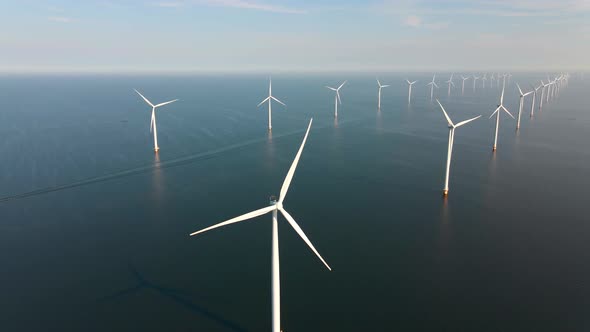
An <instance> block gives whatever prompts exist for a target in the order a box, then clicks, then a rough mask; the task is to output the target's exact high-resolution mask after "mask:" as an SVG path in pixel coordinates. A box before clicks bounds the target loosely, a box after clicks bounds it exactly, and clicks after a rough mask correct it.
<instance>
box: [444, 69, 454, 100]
mask: <svg viewBox="0 0 590 332" xmlns="http://www.w3.org/2000/svg"><path fill="white" fill-rule="evenodd" d="M446 83H447V84H448V85H449V90H448V92H447V96H450V95H451V85H453V87H455V83H453V74H451V78H449V80H448V81H446Z"/></svg>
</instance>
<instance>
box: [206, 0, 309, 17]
mask: <svg viewBox="0 0 590 332" xmlns="http://www.w3.org/2000/svg"><path fill="white" fill-rule="evenodd" d="M198 3H201V4H204V5H208V6H215V7H228V8H238V9H252V10H259V11H265V12H273V13H281V14H307V11H305V10H300V9H295V8H289V7H283V6H275V5H269V4H264V3H260V2H254V1H249V0H248V1H247V0H204V1H198Z"/></svg>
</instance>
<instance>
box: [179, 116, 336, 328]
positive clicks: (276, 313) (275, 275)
mask: <svg viewBox="0 0 590 332" xmlns="http://www.w3.org/2000/svg"><path fill="white" fill-rule="evenodd" d="M312 121H313V119H312V120H310V121H309V126H308V127H307V132H306V133H305V136H304V137H303V142H302V143H301V147H300V148H299V151H298V152H297V155H296V156H295V160H294V161H293V164H292V165H291V168H289V171H288V172H287V176H286V177H285V181H284V182H283V186H282V187H281V191H280V194H279V198H278V200H277V199H276V198H275V197H271V199H270V206H267V207H265V208H262V209H258V210H255V211H252V212H249V213H246V214H243V215H241V216H239V217H235V218H232V219H229V220H227V221H224V222H221V223H219V224H216V225H213V226H210V227H207V228H205V229H202V230H200V231H197V232H194V233H191V234H190V235H191V236H194V235H197V234H200V233H203V232H207V231H210V230H212V229H215V228H218V227H222V226H226V225H229V224H234V223H237V222H240V221H244V220H248V219H252V218H255V217H258V216H261V215H263V214H267V213H269V212H272V255H271V264H272V275H271V276H272V332H280V331H281V291H280V288H281V283H280V275H279V232H278V218H277V214H278V213H277V212H280V213H281V214H282V215H283V216H284V217H285V219H287V222H288V223H289V225H291V227H292V228H293V229H294V230H295V232H296V233H297V234H298V235H299V237H301V239H302V240H303V241H304V242H305V243H306V244H307V245H308V246H309V248H310V249H311V250H312V251H313V252H314V253H315V254H316V256H317V257H318V258H319V259H320V260H321V261H322V263H324V265H325V266H326V267H327V268H328V270H330V271H331V270H332V269H331V268H330V266H329V265H328V263H326V261H325V260H324V259H323V258H322V256H320V254H319V253H318V251H317V250H316V249H315V247H314V246H313V244H312V243H311V241H309V239H308V238H307V236H306V235H305V233H304V232H303V230H302V229H301V227H300V226H299V225H298V224H297V222H296V221H295V219H293V217H292V216H291V215H290V214H289V213H288V212H287V211H286V210H285V209H284V207H283V200H284V199H285V195H286V194H287V191H288V190H289V185H290V184H291V180H292V179H293V175H294V174H295V169H296V168H297V163H298V162H299V158H300V157H301V153H302V152H303V147H304V146H305V141H306V140H307V135H308V134H309V130H310V129H311V123H312Z"/></svg>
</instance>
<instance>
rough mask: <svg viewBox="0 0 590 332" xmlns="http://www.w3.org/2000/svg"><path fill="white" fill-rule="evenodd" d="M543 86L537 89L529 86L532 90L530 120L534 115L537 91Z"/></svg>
mask: <svg viewBox="0 0 590 332" xmlns="http://www.w3.org/2000/svg"><path fill="white" fill-rule="evenodd" d="M542 86H543V85H539V86H538V87H536V88H535V87H534V86H533V85H531V88H533V102H532V104H531V118H532V117H533V116H534V115H535V101H536V100H537V90H539V89H540V88H541V87H542Z"/></svg>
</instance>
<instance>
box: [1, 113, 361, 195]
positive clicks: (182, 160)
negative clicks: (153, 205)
mask: <svg viewBox="0 0 590 332" xmlns="http://www.w3.org/2000/svg"><path fill="white" fill-rule="evenodd" d="M353 122H358V120H357V121H350V122H345V123H344V124H351V123H353ZM328 127H330V125H325V126H322V127H318V128H317V129H325V128H328ZM303 132H305V130H296V131H291V132H288V133H284V134H281V135H276V136H274V135H273V137H272V139H278V138H283V137H288V136H293V135H296V134H301V133H303ZM266 140H268V137H263V138H256V139H251V140H247V141H243V142H240V143H236V144H231V145H228V146H225V147H222V148H219V149H214V150H211V151H206V152H200V153H196V154H191V155H186V156H182V157H178V158H174V159H171V160H167V161H161V162H156V163H153V164H150V165H144V166H139V167H135V168H129V169H125V170H121V171H117V172H113V173H109V174H105V175H100V176H94V177H90V178H86V179H82V180H78V181H74V182H70V183H66V184H61V185H56V186H50V187H45V188H41V189H36V190H32V191H27V192H24V193H20V194H14V195H8V196H4V197H0V203H5V202H8V201H13V200H19V199H24V198H28V197H33V196H38V195H43V194H48V193H52V192H56V191H62V190H67V189H72V188H77V187H82V186H86V185H90V184H95V183H102V182H106V181H110V180H114V179H120V178H125V177H128V176H133V175H138V174H143V173H149V172H152V171H154V170H156V169H164V168H172V167H178V166H183V165H188V164H192V163H195V162H199V161H203V160H207V159H211V158H214V157H217V156H220V155H223V154H224V153H227V152H230V151H239V150H240V149H243V148H247V147H250V146H252V145H255V144H258V143H262V142H264V141H266Z"/></svg>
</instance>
